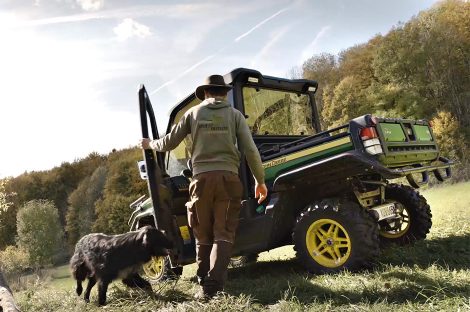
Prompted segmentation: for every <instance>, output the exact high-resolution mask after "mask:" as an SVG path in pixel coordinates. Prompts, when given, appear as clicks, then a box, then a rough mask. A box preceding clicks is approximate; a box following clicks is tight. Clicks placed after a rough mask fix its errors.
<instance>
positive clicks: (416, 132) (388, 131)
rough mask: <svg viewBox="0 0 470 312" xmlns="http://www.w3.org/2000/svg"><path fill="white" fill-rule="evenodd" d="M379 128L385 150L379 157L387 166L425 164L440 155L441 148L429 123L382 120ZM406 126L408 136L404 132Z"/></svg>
mask: <svg viewBox="0 0 470 312" xmlns="http://www.w3.org/2000/svg"><path fill="white" fill-rule="evenodd" d="M377 128H378V130H379V131H378V132H379V137H380V139H381V143H382V148H383V150H384V154H382V155H380V156H379V157H378V159H379V161H380V162H381V163H382V164H383V165H385V166H387V167H403V166H409V165H415V164H423V163H426V162H430V161H434V160H436V159H437V158H438V157H439V149H438V147H437V145H436V143H435V141H434V138H433V135H432V132H431V129H430V128H429V126H428V125H427V124H423V123H422V122H420V123H417V122H416V121H412V120H394V121H393V122H380V123H379V124H378V127H377ZM404 128H405V129H408V130H407V131H409V133H408V134H409V135H408V136H407V135H406V134H405V133H404V131H403V129H404ZM411 129H412V132H411Z"/></svg>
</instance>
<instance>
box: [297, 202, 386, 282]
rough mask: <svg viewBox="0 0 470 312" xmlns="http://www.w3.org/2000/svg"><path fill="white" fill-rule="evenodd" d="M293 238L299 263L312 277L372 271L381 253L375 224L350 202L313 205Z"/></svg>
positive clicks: (305, 214) (356, 205)
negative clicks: (334, 273)
mask: <svg viewBox="0 0 470 312" xmlns="http://www.w3.org/2000/svg"><path fill="white" fill-rule="evenodd" d="M293 238H294V244H295V249H296V251H297V257H298V260H299V262H300V263H301V264H302V265H303V266H304V267H305V268H306V269H307V270H309V271H310V272H312V273H320V274H322V273H332V272H338V271H340V270H343V269H347V270H351V271H357V270H359V269H362V268H367V267H370V266H371V265H372V263H373V262H374V260H375V258H376V257H377V256H378V254H379V250H380V249H379V238H378V228H377V224H376V222H375V221H374V219H373V218H372V217H371V216H370V215H369V214H368V213H367V212H366V211H364V209H363V208H361V207H360V206H359V205H358V204H356V203H354V202H349V201H347V202H340V201H339V200H333V199H331V200H323V201H320V202H315V203H312V204H310V205H309V206H308V208H307V209H306V210H305V211H304V212H302V213H301V215H300V216H299V218H298V219H297V224H296V227H295V229H294V237H293Z"/></svg>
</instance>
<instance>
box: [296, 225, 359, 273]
mask: <svg viewBox="0 0 470 312" xmlns="http://www.w3.org/2000/svg"><path fill="white" fill-rule="evenodd" d="M305 241H306V243H307V250H308V252H309V255H310V256H311V257H312V258H313V260H315V261H316V262H317V263H318V264H320V265H322V266H324V267H327V268H337V267H339V266H341V265H343V264H344V263H345V262H346V261H347V260H348V258H349V256H350V254H351V239H350V238H349V235H348V232H346V230H345V229H344V227H343V226H342V225H341V224H339V223H338V222H336V221H335V220H331V219H320V220H317V221H315V222H314V223H312V224H311V225H310V227H309V228H308V230H307V235H306V237H305Z"/></svg>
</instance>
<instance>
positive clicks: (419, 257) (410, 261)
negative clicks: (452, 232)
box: [379, 234, 470, 270]
mask: <svg viewBox="0 0 470 312" xmlns="http://www.w3.org/2000/svg"><path fill="white" fill-rule="evenodd" d="M379 261H380V263H383V264H391V265H405V266H407V265H408V266H413V265H417V266H418V267H420V268H427V267H430V266H432V265H439V266H442V267H445V268H449V269H451V270H453V269H456V270H460V269H470V234H466V235H461V236H449V237H443V238H433V239H427V240H424V241H420V242H418V243H416V244H414V245H412V246H391V247H389V248H387V249H385V250H383V252H382V255H381V257H380V259H379Z"/></svg>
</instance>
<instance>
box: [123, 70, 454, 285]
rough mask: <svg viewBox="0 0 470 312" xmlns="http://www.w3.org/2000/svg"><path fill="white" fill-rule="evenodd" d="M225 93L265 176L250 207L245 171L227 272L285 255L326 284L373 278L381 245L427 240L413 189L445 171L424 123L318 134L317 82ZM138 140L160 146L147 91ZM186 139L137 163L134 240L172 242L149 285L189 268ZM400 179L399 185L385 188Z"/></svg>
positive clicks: (252, 79)
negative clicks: (364, 274) (262, 192)
mask: <svg viewBox="0 0 470 312" xmlns="http://www.w3.org/2000/svg"><path fill="white" fill-rule="evenodd" d="M224 78H225V81H226V83H228V84H231V85H232V86H233V89H232V90H231V91H230V92H229V94H228V101H229V102H230V103H231V104H232V105H233V107H234V108H235V109H238V110H240V111H241V112H242V113H243V114H244V115H245V116H246V120H247V122H248V125H249V127H250V128H251V132H252V135H253V139H254V141H255V143H256V145H257V147H258V149H259V152H260V154H261V157H262V161H263V166H264V168H265V170H266V183H267V186H268V188H269V197H268V198H267V200H265V202H264V203H263V204H262V205H258V204H257V201H256V199H255V198H254V194H253V189H254V181H253V178H252V174H251V173H250V170H249V168H248V166H247V164H246V162H245V160H244V159H243V160H242V164H241V167H240V177H241V180H242V182H243V184H244V196H243V201H242V208H241V212H240V224H239V227H238V231H237V236H236V242H235V248H234V258H233V263H234V264H241V263H245V262H247V261H253V260H256V257H257V255H258V253H260V252H262V251H267V250H270V249H273V248H277V247H280V246H284V245H292V244H293V245H294V249H295V250H296V252H297V257H298V259H299V261H300V263H301V264H302V265H303V266H304V267H305V268H306V269H307V270H308V271H311V272H315V273H326V272H336V271H339V270H342V269H348V270H357V269H360V268H364V267H367V266H370V265H371V264H373V263H374V261H375V260H376V259H377V257H378V255H379V250H380V247H381V246H382V245H384V244H386V243H390V242H392V243H398V244H410V243H413V242H415V241H417V240H422V239H425V237H426V234H427V233H428V232H429V230H430V228H431V224H432V221H431V209H430V207H429V205H428V204H427V202H426V199H425V198H424V197H423V196H421V195H420V194H419V193H418V192H417V191H416V190H415V188H418V187H419V186H420V185H423V184H426V183H427V182H428V180H429V177H430V175H433V176H434V177H435V178H436V179H437V180H438V181H444V180H445V179H447V178H449V177H450V175H451V169H450V167H451V164H452V162H451V161H450V160H448V159H446V158H444V157H441V156H440V155H439V148H438V146H437V144H436V141H435V138H434V136H433V132H432V128H431V127H430V124H429V122H427V121H426V120H407V119H391V118H380V117H376V116H371V115H365V116H360V117H357V118H355V119H353V120H351V121H350V122H349V123H347V124H345V125H342V126H339V127H336V128H333V129H328V130H324V129H322V127H321V123H320V115H319V112H318V108H317V106H316V104H315V92H316V90H317V88H318V84H317V82H316V81H312V80H305V79H296V80H289V79H284V78H278V77H271V76H265V75H262V74H261V73H260V72H258V71H256V70H251V69H245V68H239V69H235V70H233V71H232V72H230V73H228V74H226V75H225V76H224ZM199 103H200V101H199V100H198V99H197V98H196V97H195V96H194V94H190V95H188V96H187V97H186V98H185V99H184V100H183V101H181V102H180V103H178V104H177V105H176V106H175V107H174V108H173V109H172V110H171V112H170V116H169V122H168V126H167V132H168V131H170V129H171V127H173V126H174V125H175V124H176V123H177V122H178V121H179V119H180V118H181V117H182V115H183V114H184V113H185V112H186V111H187V110H188V109H189V108H191V107H193V106H195V105H197V104H199ZM139 107H140V113H141V127H142V135H143V137H150V138H152V139H154V138H158V137H159V134H158V130H157V125H156V121H155V116H154V111H153V108H152V105H151V103H150V99H149V96H148V94H147V92H146V90H145V87H143V86H142V87H141V88H140V90H139ZM190 146H191V142H190V141H189V139H186V140H184V141H183V142H182V143H181V144H180V145H179V146H178V147H177V148H176V149H175V150H173V151H171V152H169V153H166V154H163V153H154V152H153V151H150V150H146V151H144V157H145V160H144V161H142V162H140V163H139V169H140V171H141V175H142V176H143V178H146V179H147V181H148V184H149V197H148V198H147V196H142V197H141V198H139V199H138V200H136V201H135V202H134V203H132V205H131V208H132V210H133V212H132V216H131V218H130V220H129V225H130V228H131V229H136V228H139V227H142V226H144V225H148V224H151V225H154V226H156V227H157V228H159V229H163V230H165V232H167V233H168V234H169V235H170V236H171V237H172V238H173V239H174V241H175V242H176V248H175V250H174V254H173V255H172V256H171V257H167V258H155V259H153V260H152V261H151V262H149V263H147V264H146V265H145V266H144V271H145V273H146V275H147V277H148V278H150V279H151V280H155V281H158V280H160V279H162V278H165V277H168V276H169V275H171V274H174V275H179V274H181V272H182V267H183V266H184V265H186V264H190V263H193V262H195V245H194V237H193V234H192V232H191V228H189V227H188V223H187V218H186V208H185V203H186V202H187V201H188V196H189V195H188V186H189V183H190V181H191V164H190V162H188V160H189V159H190V150H191V149H190ZM402 177H406V179H407V180H408V184H409V186H408V185H403V184H397V183H393V182H391V180H393V179H397V178H402Z"/></svg>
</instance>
